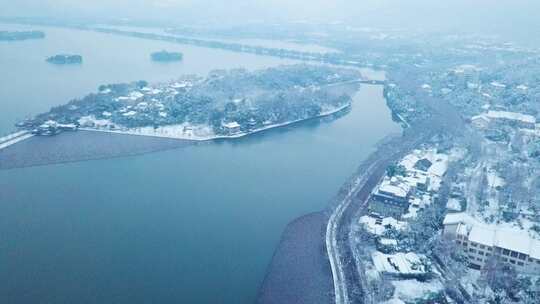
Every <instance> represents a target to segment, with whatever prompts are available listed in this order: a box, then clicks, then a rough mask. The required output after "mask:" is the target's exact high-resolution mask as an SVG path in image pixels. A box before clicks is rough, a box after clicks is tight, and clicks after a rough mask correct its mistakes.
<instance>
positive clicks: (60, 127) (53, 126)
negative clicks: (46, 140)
mask: <svg viewBox="0 0 540 304" xmlns="http://www.w3.org/2000/svg"><path fill="white" fill-rule="evenodd" d="M77 129H78V126H77V125H76V124H61V123H58V122H57V121H54V120H48V121H46V122H44V123H43V124H41V125H39V126H38V127H37V128H35V129H33V130H32V134H34V135H42V136H52V135H56V134H59V133H61V132H63V131H76V130H77Z"/></svg>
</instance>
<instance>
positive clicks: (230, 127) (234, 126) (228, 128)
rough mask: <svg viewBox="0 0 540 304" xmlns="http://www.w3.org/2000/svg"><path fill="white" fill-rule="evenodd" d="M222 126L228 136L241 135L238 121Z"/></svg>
mask: <svg viewBox="0 0 540 304" xmlns="http://www.w3.org/2000/svg"><path fill="white" fill-rule="evenodd" d="M222 126H223V129H225V132H226V133H227V134H228V135H234V134H238V133H240V124H239V123H238V122H236V121H232V122H227V123H223V124H222Z"/></svg>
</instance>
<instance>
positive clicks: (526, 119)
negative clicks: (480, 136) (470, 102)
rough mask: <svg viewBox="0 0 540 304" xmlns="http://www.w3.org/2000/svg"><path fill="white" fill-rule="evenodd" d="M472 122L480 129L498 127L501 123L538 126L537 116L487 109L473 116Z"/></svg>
mask: <svg viewBox="0 0 540 304" xmlns="http://www.w3.org/2000/svg"><path fill="white" fill-rule="evenodd" d="M471 123H472V125H473V126H475V127H476V128H478V129H489V128H493V127H497V126H498V125H499V124H508V125H514V126H517V127H519V128H523V129H529V130H533V129H535V128H536V117H534V116H532V115H528V114H522V113H517V112H508V111H487V112H485V113H482V114H480V115H476V116H473V117H471Z"/></svg>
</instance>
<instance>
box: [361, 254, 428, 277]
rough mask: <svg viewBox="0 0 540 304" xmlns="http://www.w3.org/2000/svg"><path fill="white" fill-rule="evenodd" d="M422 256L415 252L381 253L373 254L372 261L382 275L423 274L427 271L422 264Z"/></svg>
mask: <svg viewBox="0 0 540 304" xmlns="http://www.w3.org/2000/svg"><path fill="white" fill-rule="evenodd" d="M421 257H422V256H420V255H417V254H416V253H414V252H408V253H403V252H398V253H396V254H384V253H382V252H379V251H375V252H373V254H372V255H371V259H372V260H373V264H374V266H375V268H376V269H377V271H379V272H381V273H396V274H423V273H425V272H426V271H425V269H424V267H423V265H422V263H421Z"/></svg>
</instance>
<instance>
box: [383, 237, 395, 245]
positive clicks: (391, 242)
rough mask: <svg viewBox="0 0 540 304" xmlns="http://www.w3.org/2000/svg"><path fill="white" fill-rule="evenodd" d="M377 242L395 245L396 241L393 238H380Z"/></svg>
mask: <svg viewBox="0 0 540 304" xmlns="http://www.w3.org/2000/svg"><path fill="white" fill-rule="evenodd" d="M379 243H380V244H382V245H385V246H397V241H396V240H394V239H388V238H381V239H379Z"/></svg>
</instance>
